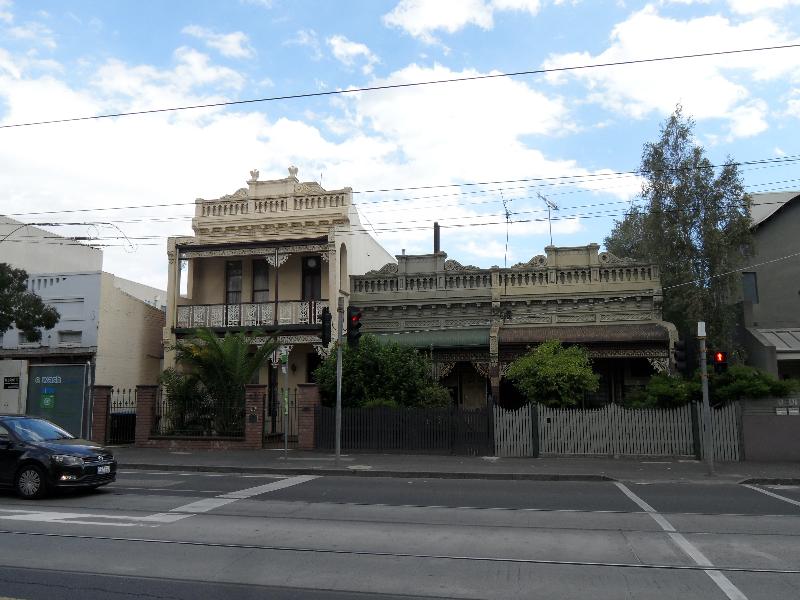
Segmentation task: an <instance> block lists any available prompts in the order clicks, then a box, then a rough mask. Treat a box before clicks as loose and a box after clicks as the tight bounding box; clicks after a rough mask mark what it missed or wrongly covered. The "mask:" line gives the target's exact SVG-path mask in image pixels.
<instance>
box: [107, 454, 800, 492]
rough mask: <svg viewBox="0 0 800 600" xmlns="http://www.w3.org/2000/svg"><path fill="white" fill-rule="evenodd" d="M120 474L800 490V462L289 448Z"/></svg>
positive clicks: (135, 460) (173, 457) (158, 457)
mask: <svg viewBox="0 0 800 600" xmlns="http://www.w3.org/2000/svg"><path fill="white" fill-rule="evenodd" d="M110 448H111V450H112V451H113V452H114V454H115V455H116V457H117V460H118V463H119V467H118V468H119V469H122V470H125V469H141V470H158V471H205V472H218V473H252V474H275V475H303V474H307V475H336V476H358V477H415V478H427V479H430V478H448V479H504V480H513V479H527V480H543V481H558V480H563V481H623V482H624V481H627V482H685V483H689V482H691V483H700V482H702V483H709V484H713V483H762V484H784V485H800V463H772V462H769V463H767V462H737V463H718V464H716V465H715V474H714V475H709V474H708V469H707V467H706V464H705V463H703V462H698V461H695V460H689V459H686V460H683V459H673V458H642V459H632V458H611V457H599V458H588V457H576V458H497V457H491V456H487V457H480V456H433V455H428V454H361V453H358V454H352V453H351V454H342V456H341V458H340V461H339V465H338V466H337V464H336V457H335V456H334V455H333V454H330V453H322V452H309V451H300V450H289V451H288V453H286V455H285V456H284V451H283V450H238V451H236V450H233V451H231V450H192V451H187V450H165V449H152V448H134V447H130V446H116V447H114V446H112V447H110Z"/></svg>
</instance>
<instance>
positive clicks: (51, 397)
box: [41, 388, 56, 410]
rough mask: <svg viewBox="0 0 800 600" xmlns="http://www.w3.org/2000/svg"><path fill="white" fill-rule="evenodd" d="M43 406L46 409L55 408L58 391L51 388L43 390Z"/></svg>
mask: <svg viewBox="0 0 800 600" xmlns="http://www.w3.org/2000/svg"><path fill="white" fill-rule="evenodd" d="M41 407H42V408H43V409H45V410H53V409H54V408H55V407H56V392H55V390H51V389H49V388H45V389H44V391H42V401H41Z"/></svg>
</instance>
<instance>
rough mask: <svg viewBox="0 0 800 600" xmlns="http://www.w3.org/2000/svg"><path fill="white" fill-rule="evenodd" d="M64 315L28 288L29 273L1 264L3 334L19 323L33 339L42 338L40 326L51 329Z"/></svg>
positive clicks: (0, 311)
mask: <svg viewBox="0 0 800 600" xmlns="http://www.w3.org/2000/svg"><path fill="white" fill-rule="evenodd" d="M60 317H61V315H59V314H58V311H57V310H56V309H55V308H53V307H52V306H48V305H47V304H45V303H44V301H43V300H42V299H41V298H40V297H39V296H37V295H36V294H34V293H33V292H29V291H28V274H27V273H26V272H25V271H24V270H23V269H15V268H13V267H12V266H11V265H9V264H7V263H0V335H2V334H4V333H5V332H6V331H8V330H9V329H11V327H12V326H16V327H17V329H19V330H20V331H22V333H24V334H25V337H26V338H27V339H28V340H30V341H32V342H34V341H39V340H40V339H41V338H42V332H41V331H40V328H44V329H52V328H53V327H55V326H56V323H58V320H59V318H60Z"/></svg>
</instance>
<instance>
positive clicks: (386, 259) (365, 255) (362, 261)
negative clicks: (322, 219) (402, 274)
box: [336, 205, 397, 277]
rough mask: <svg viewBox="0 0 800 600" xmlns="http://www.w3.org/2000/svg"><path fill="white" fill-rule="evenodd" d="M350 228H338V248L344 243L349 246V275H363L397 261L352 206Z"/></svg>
mask: <svg viewBox="0 0 800 600" xmlns="http://www.w3.org/2000/svg"><path fill="white" fill-rule="evenodd" d="M348 216H349V219H350V226H349V228H347V229H345V228H341V227H337V228H336V246H337V248H338V247H339V246H340V245H341V244H342V243H344V245H345V247H346V248H347V271H348V273H347V275H348V277H349V276H350V275H363V274H364V273H366V272H367V271H371V270H373V269H375V270H377V269H380V268H381V267H382V266H384V265H385V264H386V263H396V262H397V260H396V259H395V257H394V256H392V255H391V254H389V252H387V251H386V249H385V248H384V247H383V246H381V245H380V244H379V243H378V241H377V240H376V239H375V238H373V237H372V235H371V234H370V233H369V232H368V231H367V229H365V228H364V226H363V225H362V224H361V219H360V218H359V215H358V210H356V207H355V206H352V205H351V206H350V211H349V215H348Z"/></svg>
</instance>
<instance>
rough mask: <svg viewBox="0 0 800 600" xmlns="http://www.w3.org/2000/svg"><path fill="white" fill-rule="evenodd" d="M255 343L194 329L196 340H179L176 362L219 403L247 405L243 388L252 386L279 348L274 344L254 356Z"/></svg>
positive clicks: (238, 336)
mask: <svg viewBox="0 0 800 600" xmlns="http://www.w3.org/2000/svg"><path fill="white" fill-rule="evenodd" d="M252 344H253V342H252V340H251V338H250V337H248V336H246V335H245V334H244V333H241V332H239V333H231V332H228V333H226V334H225V337H222V338H220V337H219V336H218V335H217V334H216V333H214V332H213V331H211V330H210V329H205V328H201V329H195V330H194V332H193V337H192V338H190V339H187V340H178V341H177V342H176V343H175V346H174V347H173V349H174V350H175V358H176V360H177V362H178V364H180V365H181V366H183V367H184V368H185V369H186V370H187V371H188V372H190V373H191V374H192V375H193V376H194V377H196V378H197V379H198V381H199V382H200V383H201V384H202V386H203V388H204V389H205V390H206V392H207V393H208V394H209V395H211V396H212V397H213V398H216V399H218V400H231V401H235V400H241V401H242V402H243V401H244V386H245V385H247V384H248V383H250V381H251V380H252V379H253V375H255V373H256V371H258V370H259V369H260V368H261V366H262V365H263V364H264V363H265V362H266V360H267V358H268V357H269V355H270V354H272V352H273V351H274V350H275V348H276V347H277V343H276V342H275V341H274V340H272V341H270V342H267V343H265V344H263V345H262V346H261V347H258V348H256V350H255V352H252V353H251V346H252Z"/></svg>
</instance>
